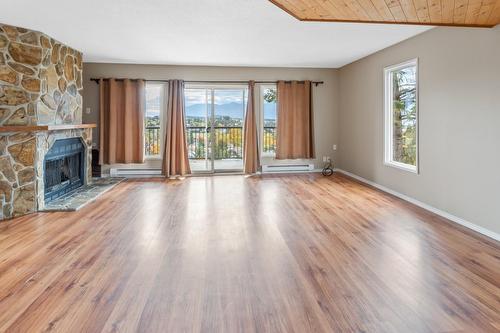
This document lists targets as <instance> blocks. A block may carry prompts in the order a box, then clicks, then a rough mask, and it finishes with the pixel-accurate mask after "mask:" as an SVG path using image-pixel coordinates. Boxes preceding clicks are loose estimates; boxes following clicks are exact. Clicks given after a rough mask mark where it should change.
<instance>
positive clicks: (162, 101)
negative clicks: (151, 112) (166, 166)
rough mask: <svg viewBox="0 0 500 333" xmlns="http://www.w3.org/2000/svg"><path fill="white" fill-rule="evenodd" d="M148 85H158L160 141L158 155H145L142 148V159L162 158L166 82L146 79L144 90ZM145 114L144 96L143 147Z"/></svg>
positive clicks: (144, 144)
mask: <svg viewBox="0 0 500 333" xmlns="http://www.w3.org/2000/svg"><path fill="white" fill-rule="evenodd" d="M148 86H156V87H160V110H159V112H160V117H159V121H160V129H159V133H158V135H159V136H160V142H159V148H158V149H159V150H160V153H159V154H158V155H146V149H144V160H145V161H146V160H162V159H163V145H164V144H165V143H164V141H165V140H164V138H165V136H164V132H165V125H166V123H165V118H164V116H165V115H164V113H165V112H164V108H165V105H166V103H165V102H166V100H165V98H166V93H165V89H166V83H159V82H154V81H153V82H150V81H146V85H145V87H144V90H145V92H146V89H148ZM146 116H147V103H146V98H144V135H143V147H144V148H145V147H146Z"/></svg>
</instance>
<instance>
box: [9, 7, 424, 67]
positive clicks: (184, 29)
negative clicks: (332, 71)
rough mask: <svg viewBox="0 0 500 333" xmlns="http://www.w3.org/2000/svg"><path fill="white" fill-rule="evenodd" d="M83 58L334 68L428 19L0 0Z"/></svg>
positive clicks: (20, 19)
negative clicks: (388, 20)
mask: <svg viewBox="0 0 500 333" xmlns="http://www.w3.org/2000/svg"><path fill="white" fill-rule="evenodd" d="M0 22H2V23H7V24H13V25H17V26H22V27H26V28H30V29H34V30H40V31H42V32H44V33H46V34H48V35H50V36H52V37H54V38H56V39H58V40H60V41H61V42H64V43H67V44H68V45H70V46H72V47H74V48H77V49H79V50H81V51H83V53H84V60H85V61H87V62H116V63H145V64H185V65H227V66H238V65H241V66H278V67H329V68H337V67H341V66H343V65H345V64H348V63H350V62H353V61H355V60H357V59H359V58H362V57H364V56H366V55H368V54H371V53H373V52H376V51H378V50H380V49H383V48H385V47H387V46H390V45H393V44H395V43H397V42H399V41H402V40H404V39H407V38H409V37H411V36H414V35H416V34H419V33H421V32H423V31H425V30H428V29H429V27H421V26H404V25H380V24H348V23H326V22H325V23H320V22H300V21H298V20H296V19H295V18H293V17H291V16H290V15H288V14H287V13H285V12H283V11H282V10H281V9H279V8H277V7H276V6H274V5H273V4H271V3H270V2H269V1H267V0H83V1H68V0H44V1H40V0H2V11H1V12H0Z"/></svg>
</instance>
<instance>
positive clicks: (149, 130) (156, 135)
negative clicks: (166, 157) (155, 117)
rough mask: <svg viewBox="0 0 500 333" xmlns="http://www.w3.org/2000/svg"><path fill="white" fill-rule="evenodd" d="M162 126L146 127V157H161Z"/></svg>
mask: <svg viewBox="0 0 500 333" xmlns="http://www.w3.org/2000/svg"><path fill="white" fill-rule="evenodd" d="M160 141H161V138H160V126H146V131H145V132H144V152H145V155H146V156H155V155H160Z"/></svg>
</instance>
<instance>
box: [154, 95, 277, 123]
mask: <svg viewBox="0 0 500 333" xmlns="http://www.w3.org/2000/svg"><path fill="white" fill-rule="evenodd" d="M206 108H207V106H206V104H202V103H195V104H191V105H189V106H186V117H194V118H201V117H205V114H206ZM146 109H147V110H148V114H149V115H151V116H157V115H159V113H160V98H159V97H155V98H151V99H149V100H146ZM215 114H216V116H227V117H231V118H234V119H243V114H244V112H243V105H242V104H241V103H237V102H231V103H224V104H215ZM264 118H265V119H276V112H275V104H268V103H265V104H264Z"/></svg>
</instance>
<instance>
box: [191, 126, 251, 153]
mask: <svg viewBox="0 0 500 333" xmlns="http://www.w3.org/2000/svg"><path fill="white" fill-rule="evenodd" d="M186 136H187V144H188V156H189V158H190V159H205V158H206V156H205V147H206V146H207V145H208V147H209V148H208V156H211V155H212V153H213V154H214V158H215V159H216V160H223V159H242V158H243V128H241V127H231V126H226V127H214V128H213V132H212V131H211V129H210V128H208V129H207V128H205V127H187V128H186ZM211 140H214V141H213V148H210V146H211V145H210V144H209V142H210V141H211Z"/></svg>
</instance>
